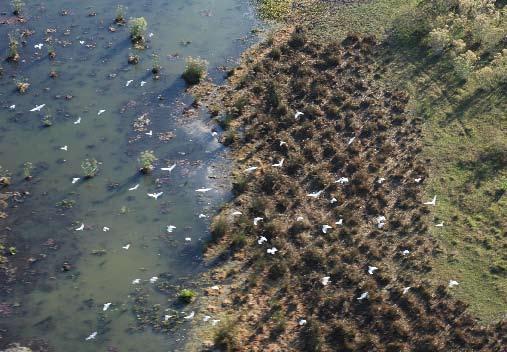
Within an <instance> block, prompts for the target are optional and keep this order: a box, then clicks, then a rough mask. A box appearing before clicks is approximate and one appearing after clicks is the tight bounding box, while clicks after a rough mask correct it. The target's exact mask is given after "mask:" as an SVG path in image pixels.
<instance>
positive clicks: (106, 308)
mask: <svg viewBox="0 0 507 352" xmlns="http://www.w3.org/2000/svg"><path fill="white" fill-rule="evenodd" d="M110 305H111V302H108V303H104V307H103V308H102V310H103V311H104V312H105V311H106V310H108V309H109V306H110Z"/></svg>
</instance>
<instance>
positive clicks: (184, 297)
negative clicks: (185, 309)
mask: <svg viewBox="0 0 507 352" xmlns="http://www.w3.org/2000/svg"><path fill="white" fill-rule="evenodd" d="M196 295H197V294H196V293H195V292H194V291H192V290H189V289H186V288H184V289H183V290H181V291H180V293H179V294H178V298H179V299H180V300H181V301H183V302H184V303H190V302H192V301H193V300H194V298H195V296H196Z"/></svg>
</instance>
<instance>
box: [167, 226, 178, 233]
mask: <svg viewBox="0 0 507 352" xmlns="http://www.w3.org/2000/svg"><path fill="white" fill-rule="evenodd" d="M175 228H176V226H173V225H169V226H167V232H169V233H171V232H173V230H174V229H175Z"/></svg>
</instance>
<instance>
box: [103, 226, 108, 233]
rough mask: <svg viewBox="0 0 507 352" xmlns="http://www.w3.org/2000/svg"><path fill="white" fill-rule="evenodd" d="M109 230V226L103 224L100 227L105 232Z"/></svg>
mask: <svg viewBox="0 0 507 352" xmlns="http://www.w3.org/2000/svg"><path fill="white" fill-rule="evenodd" d="M109 230H110V228H109V227H107V226H104V227H103V228H102V231H104V232H107V231H109Z"/></svg>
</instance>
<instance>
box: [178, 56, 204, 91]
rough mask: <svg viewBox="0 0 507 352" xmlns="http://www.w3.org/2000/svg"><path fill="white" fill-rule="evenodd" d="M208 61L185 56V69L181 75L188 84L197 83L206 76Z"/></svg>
mask: <svg viewBox="0 0 507 352" xmlns="http://www.w3.org/2000/svg"><path fill="white" fill-rule="evenodd" d="M207 70H208V62H207V61H206V60H203V59H200V58H193V57H189V58H187V65H186V67H185V71H184V72H183V74H182V75H181V76H182V77H183V79H184V80H185V82H187V83H188V84H191V85H192V84H198V83H199V82H201V80H202V79H203V78H204V77H205V76H206V73H207Z"/></svg>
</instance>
